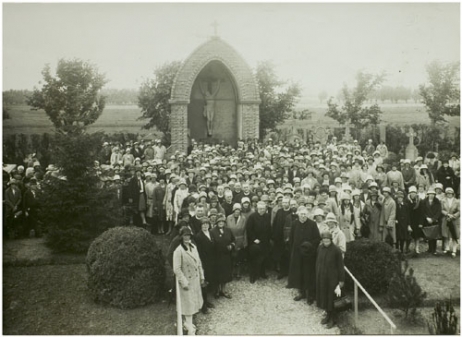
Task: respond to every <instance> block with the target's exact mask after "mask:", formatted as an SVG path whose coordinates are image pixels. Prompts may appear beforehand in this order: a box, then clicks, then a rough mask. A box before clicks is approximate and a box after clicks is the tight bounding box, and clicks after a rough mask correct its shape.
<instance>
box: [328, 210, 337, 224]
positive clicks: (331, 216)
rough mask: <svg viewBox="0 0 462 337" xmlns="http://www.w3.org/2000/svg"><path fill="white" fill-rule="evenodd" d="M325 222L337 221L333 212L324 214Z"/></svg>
mask: <svg viewBox="0 0 462 337" xmlns="http://www.w3.org/2000/svg"><path fill="white" fill-rule="evenodd" d="M327 222H335V223H336V224H337V223H338V221H337V217H336V216H335V214H334V213H332V212H329V213H327V215H326V223H327Z"/></svg>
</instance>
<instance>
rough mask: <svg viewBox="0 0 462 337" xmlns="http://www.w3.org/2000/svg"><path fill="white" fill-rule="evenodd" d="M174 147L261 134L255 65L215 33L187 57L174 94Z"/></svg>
mask: <svg viewBox="0 0 462 337" xmlns="http://www.w3.org/2000/svg"><path fill="white" fill-rule="evenodd" d="M169 102H170V106H171V121H170V127H171V135H172V148H173V149H174V150H179V151H181V152H186V149H187V147H188V145H189V144H190V142H191V139H195V140H198V141H200V140H207V139H213V140H218V141H225V142H227V143H229V144H231V145H233V146H235V145H236V144H237V140H238V139H247V138H258V137H259V126H260V120H259V104H260V96H259V91H258V85H257V81H256V80H255V77H254V75H253V73H252V70H251V68H250V67H249V66H248V65H247V63H246V62H245V61H244V59H243V58H242V57H241V56H240V55H239V54H238V53H237V52H236V50H234V48H232V47H231V46H230V45H229V44H227V43H226V42H224V41H223V40H221V39H220V38H219V37H218V36H213V37H211V38H210V39H209V40H208V41H207V42H205V43H204V44H202V45H201V46H199V47H198V48H197V49H196V50H195V51H193V53H192V54H191V55H190V56H189V57H188V58H187V59H186V61H184V62H183V64H182V66H181V68H180V70H179V71H178V73H177V75H176V77H175V80H174V82H173V86H172V93H171V97H170V101H169Z"/></svg>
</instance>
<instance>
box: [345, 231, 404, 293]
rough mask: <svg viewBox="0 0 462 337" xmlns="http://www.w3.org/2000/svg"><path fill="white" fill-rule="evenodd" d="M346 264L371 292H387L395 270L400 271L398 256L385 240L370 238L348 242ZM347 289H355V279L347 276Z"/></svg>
mask: <svg viewBox="0 0 462 337" xmlns="http://www.w3.org/2000/svg"><path fill="white" fill-rule="evenodd" d="M344 262H345V266H346V267H347V268H348V269H349V270H350V272H351V273H352V274H353V275H354V276H355V277H356V279H357V280H358V281H359V282H360V283H361V284H362V285H363V287H364V288H365V289H366V290H367V291H368V292H369V293H370V294H383V293H386V292H387V289H388V284H389V283H390V280H391V278H392V277H393V275H394V273H395V272H399V270H400V269H399V268H400V264H399V260H398V257H397V256H396V254H394V253H393V251H392V248H391V247H390V246H389V245H388V244H386V243H385V242H377V241H370V240H368V239H362V240H355V241H350V242H348V243H347V250H346V253H345V261H344ZM345 285H346V287H347V289H353V281H352V280H351V278H350V277H346V278H345Z"/></svg>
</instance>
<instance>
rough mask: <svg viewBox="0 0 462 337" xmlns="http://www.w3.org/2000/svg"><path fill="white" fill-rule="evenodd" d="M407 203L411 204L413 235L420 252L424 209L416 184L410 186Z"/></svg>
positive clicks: (416, 251)
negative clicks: (422, 208)
mask: <svg viewBox="0 0 462 337" xmlns="http://www.w3.org/2000/svg"><path fill="white" fill-rule="evenodd" d="M406 202H407V204H408V205H409V212H410V217H411V229H412V232H411V236H412V238H413V239H414V245H415V248H414V249H415V253H416V254H420V249H419V244H420V239H421V238H423V237H424V234H423V232H422V227H423V219H422V210H421V202H422V200H420V198H419V196H418V195H417V188H416V187H415V186H411V187H409V193H408V195H407V200H406Z"/></svg>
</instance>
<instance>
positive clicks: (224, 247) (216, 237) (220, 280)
mask: <svg viewBox="0 0 462 337" xmlns="http://www.w3.org/2000/svg"><path fill="white" fill-rule="evenodd" d="M225 225H226V217H225V216H224V215H223V214H219V215H218V218H217V226H216V227H215V228H212V230H210V236H211V238H212V241H213V242H214V245H215V261H216V265H215V281H216V283H217V288H216V292H215V298H218V297H220V296H223V297H226V298H231V295H230V294H229V293H228V292H226V289H225V288H226V284H227V283H228V282H231V281H232V280H233V263H232V258H231V253H232V250H233V249H234V247H235V246H236V239H235V237H234V234H233V232H232V231H231V230H230V229H229V228H227V227H226V226H225Z"/></svg>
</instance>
